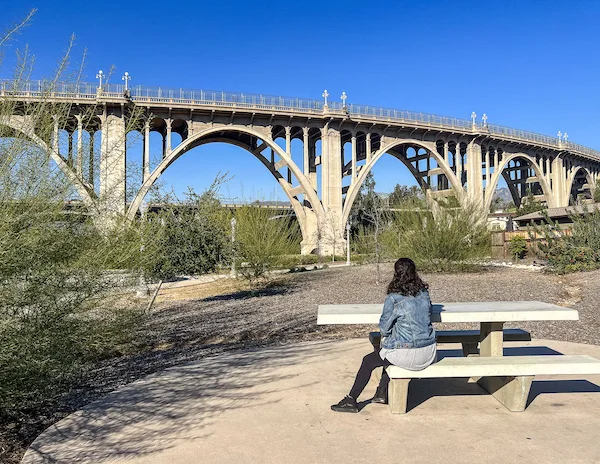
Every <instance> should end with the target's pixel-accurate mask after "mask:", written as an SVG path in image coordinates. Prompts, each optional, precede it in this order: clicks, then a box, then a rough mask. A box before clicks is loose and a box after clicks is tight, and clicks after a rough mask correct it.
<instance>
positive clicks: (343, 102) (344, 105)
mask: <svg viewBox="0 0 600 464" xmlns="http://www.w3.org/2000/svg"><path fill="white" fill-rule="evenodd" d="M340 98H341V99H342V109H346V100H347V99H348V95H346V92H342V96H341V97H340Z"/></svg>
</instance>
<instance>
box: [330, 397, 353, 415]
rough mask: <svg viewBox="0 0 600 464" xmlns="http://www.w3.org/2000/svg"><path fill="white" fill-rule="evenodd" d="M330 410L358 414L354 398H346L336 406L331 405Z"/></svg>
mask: <svg viewBox="0 0 600 464" xmlns="http://www.w3.org/2000/svg"><path fill="white" fill-rule="evenodd" d="M331 409H332V410H333V411H335V412H358V404H356V400H355V399H354V398H350V397H349V396H346V397H345V398H344V399H343V400H342V401H340V402H339V403H338V404H332V405H331Z"/></svg>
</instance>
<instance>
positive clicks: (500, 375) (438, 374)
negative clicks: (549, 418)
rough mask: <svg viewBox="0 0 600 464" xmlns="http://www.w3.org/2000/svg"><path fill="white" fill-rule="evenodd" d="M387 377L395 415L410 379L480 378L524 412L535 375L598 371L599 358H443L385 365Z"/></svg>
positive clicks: (403, 409)
mask: <svg viewBox="0 0 600 464" xmlns="http://www.w3.org/2000/svg"><path fill="white" fill-rule="evenodd" d="M386 371H387V373H388V375H389V376H390V385H389V390H388V403H389V406H390V410H391V412H392V413H394V414H404V413H406V410H407V400H408V385H409V383H410V381H411V380H412V379H425V378H428V379H431V378H457V377H481V378H480V379H479V381H478V383H479V384H480V385H481V386H482V387H483V388H485V389H486V390H487V391H488V392H489V393H490V394H491V395H492V396H493V397H494V398H496V399H497V400H498V401H499V402H500V403H502V404H503V405H504V406H505V407H506V408H507V409H508V410H509V411H524V410H525V406H526V405H527V398H528V396H529V389H530V387H531V383H532V381H533V378H534V376H536V375H589V374H600V360H598V359H595V358H592V357H591V356H587V355H560V356H555V355H541V356H506V357H464V358H463V357H446V358H443V359H441V360H440V361H438V362H437V363H435V364H432V365H431V366H429V367H427V368H425V369H423V370H421V371H409V370H407V369H403V368H401V367H397V366H389V367H387V368H386Z"/></svg>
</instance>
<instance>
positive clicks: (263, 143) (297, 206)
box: [127, 126, 323, 239]
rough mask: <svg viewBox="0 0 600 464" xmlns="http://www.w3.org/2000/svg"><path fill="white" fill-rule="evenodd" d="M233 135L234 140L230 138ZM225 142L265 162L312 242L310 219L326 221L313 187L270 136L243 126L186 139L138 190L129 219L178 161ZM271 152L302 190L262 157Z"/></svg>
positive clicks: (217, 128)
mask: <svg viewBox="0 0 600 464" xmlns="http://www.w3.org/2000/svg"><path fill="white" fill-rule="evenodd" d="M227 135H229V136H230V137H227ZM232 136H233V137H235V136H250V137H254V140H255V141H256V144H257V145H258V146H252V145H251V144H249V143H248V142H247V141H244V140H242V139H236V138H232ZM214 142H221V143H228V144H231V145H236V146H238V147H241V148H243V149H245V150H246V151H248V152H250V154H252V155H254V156H255V157H256V158H257V159H258V160H259V161H261V162H262V163H263V164H264V165H265V167H267V169H269V171H270V172H271V174H273V176H274V177H275V179H276V180H277V181H278V182H279V184H280V185H281V187H282V189H283V191H284V192H285V194H286V195H287V197H288V198H289V200H290V203H291V205H292V208H293V209H294V212H295V214H296V217H297V218H298V223H299V224H300V228H301V230H302V234H303V237H304V238H305V239H306V238H308V234H309V231H308V230H307V215H308V214H311V211H312V213H314V214H315V215H316V218H315V219H316V220H319V219H321V218H322V217H323V208H322V205H321V202H320V201H319V198H318V197H317V193H316V192H315V190H314V189H313V188H312V187H311V185H310V183H309V181H308V180H307V178H306V177H305V176H304V174H303V173H302V171H301V170H300V168H298V166H297V165H296V164H295V163H294V162H293V160H292V159H291V157H290V156H289V155H288V154H287V153H286V152H285V150H283V149H282V148H281V147H280V146H279V145H278V144H277V143H275V141H274V140H273V139H272V138H271V136H270V135H267V134H265V133H264V132H262V131H259V130H256V129H253V128H249V127H242V126H215V127H210V128H207V129H204V130H200V131H199V132H197V133H195V134H194V135H193V136H191V137H188V138H187V139H185V140H184V141H183V142H182V143H181V144H180V145H179V146H177V147H176V148H175V149H174V150H173V151H172V152H171V153H170V154H169V155H168V156H166V157H165V158H164V159H163V160H162V161H161V162H160V164H159V165H158V166H157V167H156V168H155V169H154V170H153V171H152V173H151V174H150V176H149V177H148V178H147V179H146V181H145V182H144V183H143V184H142V186H141V187H140V189H139V190H138V192H137V194H136V196H135V198H134V200H133V202H132V203H131V205H130V206H129V208H128V210H127V218H128V219H130V220H132V219H133V218H134V217H135V215H136V213H137V211H138V210H139V208H140V206H141V204H142V201H143V200H144V197H145V196H146V194H147V193H148V191H149V190H150V188H151V187H152V185H153V184H154V182H156V180H157V179H158V178H159V177H160V176H161V175H162V174H163V172H164V171H165V170H166V169H167V168H168V167H169V166H170V165H171V164H173V163H174V162H175V161H176V160H177V159H178V158H180V157H181V156H182V155H183V154H184V153H186V152H187V151H189V150H191V149H192V148H195V147H198V146H201V145H205V144H208V143H214ZM266 149H270V150H271V151H272V152H273V153H274V154H277V156H279V158H280V160H281V161H280V163H282V165H283V166H285V167H287V168H289V170H290V172H291V174H293V176H294V177H295V178H296V180H297V181H298V183H299V187H300V188H298V187H292V185H291V184H290V183H289V182H288V181H287V180H286V179H285V178H283V176H282V175H281V173H279V171H278V169H277V165H278V164H279V163H273V162H272V161H273V160H271V161H270V160H268V159H267V158H266V157H265V156H263V155H262V151H264V150H266ZM297 195H304V204H302V203H301V202H300V201H299V200H298V199H297V198H296V196H297Z"/></svg>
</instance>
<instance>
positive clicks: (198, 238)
mask: <svg viewBox="0 0 600 464" xmlns="http://www.w3.org/2000/svg"><path fill="white" fill-rule="evenodd" d="M217 185H218V181H215V182H214V183H213V185H212V186H211V187H210V188H209V189H208V190H207V191H205V192H204V193H202V194H201V195H198V194H196V193H194V192H193V191H191V190H190V191H189V192H188V193H187V199H186V201H184V202H183V203H178V204H174V203H173V202H170V206H168V207H167V208H166V209H165V210H163V211H162V212H160V213H158V214H157V215H154V216H149V221H150V222H152V223H153V224H154V225H155V227H154V228H153V231H154V232H155V233H154V236H153V237H148V241H147V243H146V245H145V247H146V246H147V247H149V249H152V250H153V251H152V252H150V253H149V257H150V258H149V259H148V261H147V263H146V266H145V269H144V271H145V273H146V276H147V277H150V278H155V279H170V278H173V277H175V276H178V275H199V274H207V273H211V272H214V271H215V270H216V269H217V267H218V266H219V265H220V264H223V263H228V262H230V260H231V251H232V246H231V236H230V233H231V232H230V230H231V226H230V224H229V219H230V215H229V213H228V212H227V211H226V210H224V209H223V208H222V207H221V205H220V203H219V200H218V198H217Z"/></svg>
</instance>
